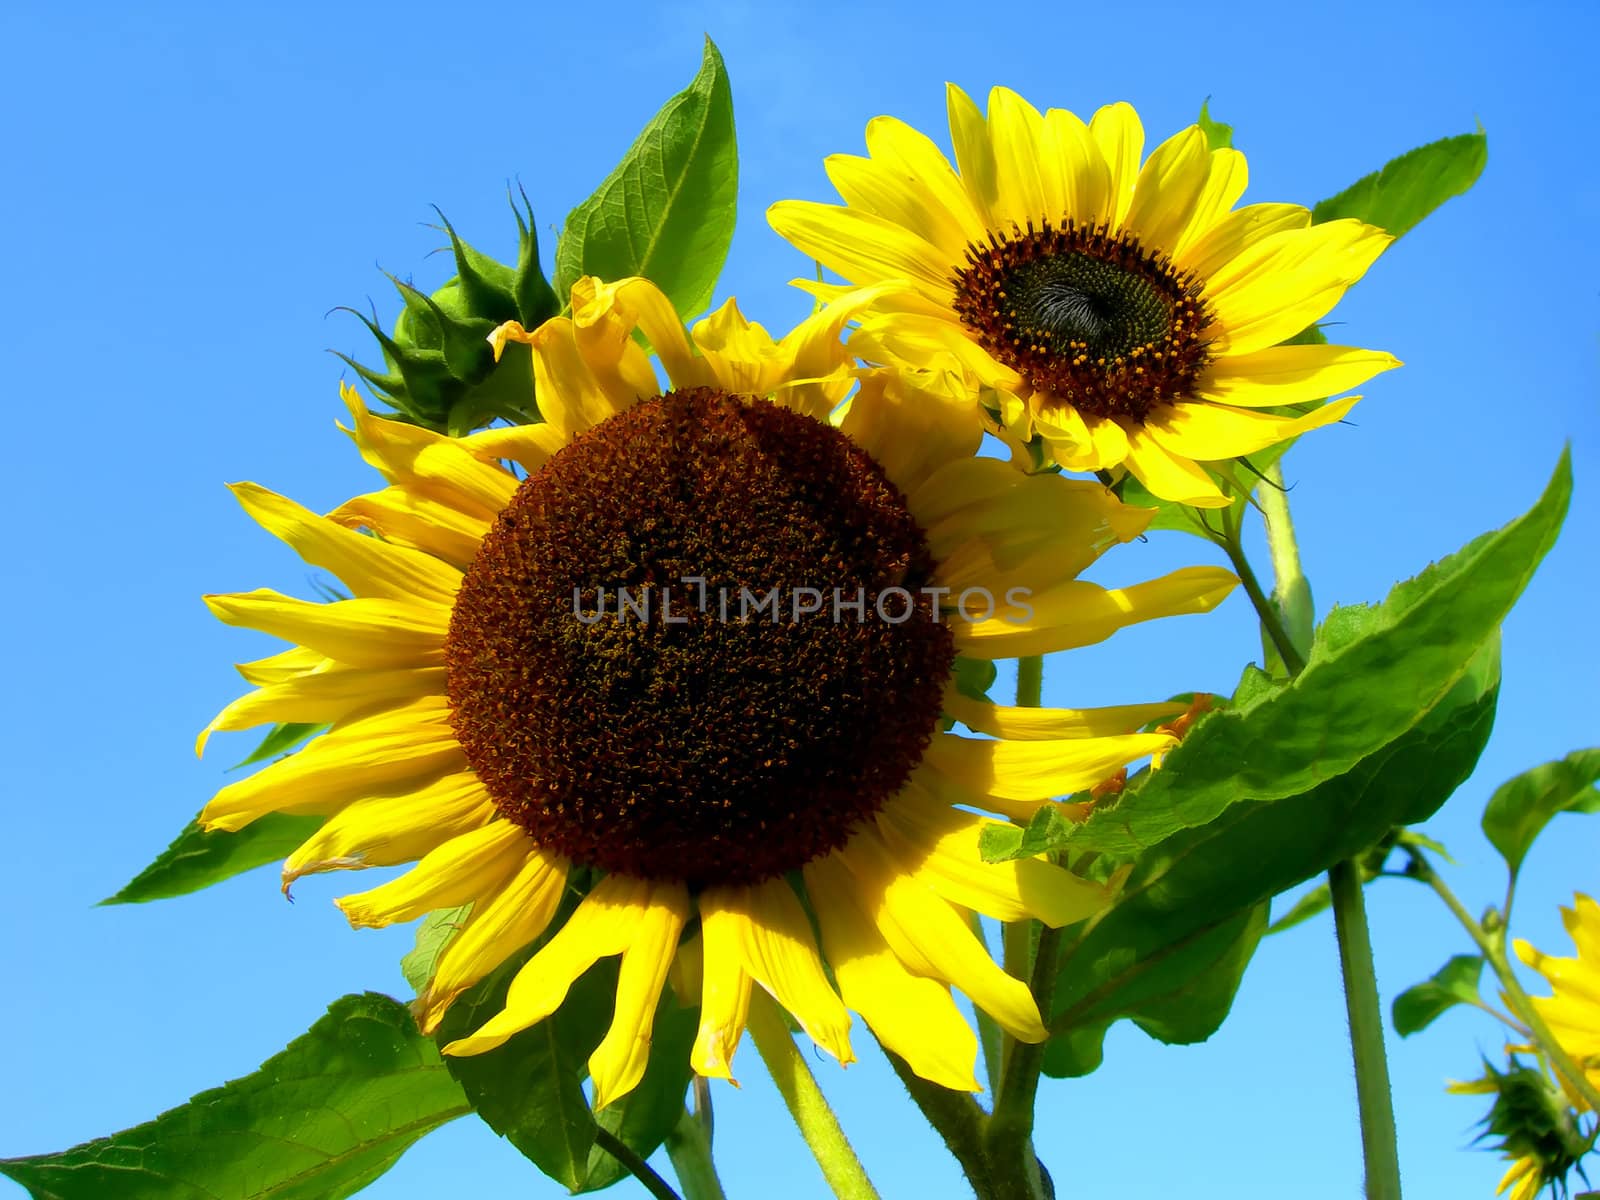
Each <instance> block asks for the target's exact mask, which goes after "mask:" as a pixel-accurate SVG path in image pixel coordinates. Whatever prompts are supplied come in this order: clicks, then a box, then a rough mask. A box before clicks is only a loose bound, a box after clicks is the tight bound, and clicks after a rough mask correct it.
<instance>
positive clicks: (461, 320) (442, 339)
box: [389, 275, 499, 383]
mask: <svg viewBox="0 0 1600 1200" xmlns="http://www.w3.org/2000/svg"><path fill="white" fill-rule="evenodd" d="M389 282H390V283H392V284H394V286H395V290H396V291H397V292H399V293H400V296H401V299H403V300H404V301H405V305H406V312H405V315H406V316H407V317H409V318H410V320H411V321H412V322H414V323H417V324H418V325H420V324H421V323H420V322H419V321H418V318H417V316H416V314H417V313H418V312H420V313H424V314H426V316H427V318H428V325H429V326H430V327H431V330H432V331H433V332H434V333H435V334H437V338H438V345H437V346H434V347H430V348H429V349H430V351H432V350H437V351H438V353H439V354H440V355H442V356H443V358H444V365H445V369H446V370H447V371H449V372H450V375H451V376H452V378H454V379H457V380H464V381H467V382H470V383H477V382H480V381H481V380H482V379H483V378H484V376H486V375H488V374H489V372H490V371H492V370H493V369H494V350H493V349H492V348H491V347H490V345H489V334H490V333H491V332H493V330H494V329H495V327H496V326H497V325H498V324H499V322H497V321H490V320H485V319H483V318H481V317H457V316H453V315H451V314H450V313H449V312H446V311H445V309H444V307H443V306H442V305H440V304H439V302H438V301H437V300H435V299H434V298H433V297H432V296H429V295H427V294H426V293H424V292H421V291H418V290H417V289H416V288H415V287H413V286H412V285H411V284H409V283H407V282H405V280H403V279H397V278H395V277H394V276H393V275H391V276H389ZM439 290H440V291H441V292H443V291H444V290H445V289H444V288H441V289H439Z"/></svg>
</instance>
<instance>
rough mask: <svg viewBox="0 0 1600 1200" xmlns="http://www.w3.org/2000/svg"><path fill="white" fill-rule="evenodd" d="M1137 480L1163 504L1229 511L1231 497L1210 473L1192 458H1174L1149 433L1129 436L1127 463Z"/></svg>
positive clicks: (1142, 432) (1134, 432)
mask: <svg viewBox="0 0 1600 1200" xmlns="http://www.w3.org/2000/svg"><path fill="white" fill-rule="evenodd" d="M1123 461H1124V462H1126V463H1127V466H1128V470H1129V471H1131V472H1133V476H1134V478H1136V479H1137V480H1138V481H1139V482H1140V483H1142V484H1144V486H1145V487H1147V488H1149V489H1150V491H1151V492H1152V493H1153V494H1155V495H1157V496H1160V497H1161V498H1162V499H1163V500H1173V501H1176V502H1177V503H1179V504H1192V505H1194V507H1196V508H1226V507H1227V506H1228V503H1229V501H1228V496H1227V493H1226V492H1224V491H1223V490H1222V489H1221V488H1219V487H1218V486H1217V483H1216V481H1215V480H1214V479H1212V478H1211V476H1210V475H1209V474H1208V473H1207V472H1206V470H1205V468H1204V467H1201V466H1198V465H1197V464H1195V463H1194V462H1192V461H1191V460H1190V459H1189V458H1187V457H1185V456H1184V455H1181V454H1173V453H1172V452H1171V451H1169V450H1168V449H1167V448H1166V447H1165V446H1164V445H1162V443H1160V442H1158V441H1156V439H1155V438H1153V437H1151V436H1150V435H1149V433H1147V432H1146V431H1145V430H1142V429H1138V430H1133V431H1132V432H1130V433H1129V434H1128V457H1127V458H1126V459H1124V460H1123Z"/></svg>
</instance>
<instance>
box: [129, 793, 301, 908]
mask: <svg viewBox="0 0 1600 1200" xmlns="http://www.w3.org/2000/svg"><path fill="white" fill-rule="evenodd" d="M325 819H326V818H324V817H306V816H289V815H288V814H286V813H268V814H267V815H266V816H264V817H261V818H260V819H258V820H255V821H252V822H251V823H250V824H248V825H246V826H245V827H244V828H243V829H240V830H238V831H236V832H233V833H228V832H226V831H224V830H221V829H214V830H212V831H211V832H209V833H208V832H206V831H205V830H203V829H201V828H200V822H199V820H198V819H196V820H193V821H190V822H189V824H187V825H186V826H184V828H183V832H182V833H180V834H178V836H177V837H176V838H175V839H174V840H173V842H172V845H170V846H168V847H167V848H166V849H165V850H163V851H162V852H161V854H160V856H159V857H158V858H157V859H156V860H155V861H154V862H153V863H151V864H150V865H149V866H148V867H146V868H145V869H144V870H143V871H140V872H139V874H138V875H137V876H135V877H134V878H133V880H132V881H131V882H130V883H128V884H127V885H126V886H125V887H124V888H123V889H122V890H121V891H120V892H118V893H117V894H116V895H115V896H112V897H110V898H109V899H106V900H102V901H101V902H100V903H101V904H142V903H144V902H145V901H146V900H167V899H170V898H171V897H173V896H184V895H187V894H188V893H190V892H198V891H199V890H200V889H201V888H208V887H210V886H211V885H212V884H214V883H221V882H222V881H223V880H224V879H232V878H233V877H234V876H235V875H239V874H242V873H243V872H245V871H250V870H253V869H255V868H256V867H260V866H265V865H266V864H267V863H270V862H279V861H281V860H283V859H285V858H287V857H288V856H289V854H290V853H291V852H292V851H293V850H294V849H295V848H296V847H297V846H299V845H300V843H301V842H303V841H305V840H306V839H307V838H309V837H310V836H311V835H312V834H313V833H315V832H316V831H317V830H318V829H319V828H320V827H321V825H322V822H323V821H324V820H325Z"/></svg>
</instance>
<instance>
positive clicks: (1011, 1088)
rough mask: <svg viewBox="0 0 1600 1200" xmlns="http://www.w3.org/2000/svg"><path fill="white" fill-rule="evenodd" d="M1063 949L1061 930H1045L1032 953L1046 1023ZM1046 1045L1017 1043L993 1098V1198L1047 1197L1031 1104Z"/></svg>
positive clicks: (1034, 985) (1037, 999)
mask: <svg viewBox="0 0 1600 1200" xmlns="http://www.w3.org/2000/svg"><path fill="white" fill-rule="evenodd" d="M1060 948H1061V931H1060V930H1059V929H1045V930H1044V931H1043V932H1041V933H1040V934H1039V947H1038V951H1037V953H1036V954H1035V955H1034V962H1033V972H1032V977H1031V979H1030V987H1031V989H1032V991H1033V999H1034V1003H1036V1004H1037V1005H1038V1006H1039V1014H1040V1016H1041V1017H1042V1018H1044V1019H1046V1020H1048V1018H1049V1016H1050V1002H1051V999H1052V997H1053V995H1054V992H1055V982H1056V961H1057V958H1058V952H1059V951H1060ZM1044 1051H1045V1043H1044V1042H1042V1041H1041V1042H1016V1043H1015V1044H1014V1045H1013V1048H1012V1051H1011V1054H1010V1056H1009V1057H1008V1058H1007V1060H1006V1070H1005V1078H1004V1079H1003V1080H1002V1082H1001V1084H1000V1091H999V1093H998V1094H997V1095H996V1096H995V1101H994V1112H993V1113H992V1114H991V1115H990V1117H989V1128H988V1130H987V1133H986V1136H985V1139H984V1142H985V1146H986V1147H987V1150H988V1159H989V1162H990V1163H992V1164H994V1165H995V1166H996V1167H997V1168H998V1170H997V1171H996V1173H995V1183H996V1185H997V1187H996V1191H995V1195H996V1196H999V1197H1008V1198H1009V1197H1015V1198H1016V1200H1038V1198H1039V1197H1042V1196H1044V1195H1046V1190H1045V1185H1044V1180H1043V1177H1042V1176H1041V1174H1040V1171H1039V1156H1038V1155H1037V1154H1036V1153H1034V1149H1033V1106H1034V1101H1035V1099H1036V1098H1037V1097H1038V1093H1039V1073H1040V1071H1041V1070H1042V1069H1043V1067H1044Z"/></svg>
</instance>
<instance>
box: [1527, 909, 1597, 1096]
mask: <svg viewBox="0 0 1600 1200" xmlns="http://www.w3.org/2000/svg"><path fill="white" fill-rule="evenodd" d="M1561 923H1562V924H1563V925H1565V926H1566V929H1567V933H1568V935H1569V936H1571V938H1572V941H1573V944H1574V945H1575V946H1576V947H1577V950H1578V957H1577V958H1552V957H1550V956H1549V955H1547V954H1543V953H1541V952H1540V951H1539V950H1537V949H1535V948H1534V947H1533V946H1532V945H1530V944H1529V943H1527V942H1525V941H1523V940H1522V939H1521V938H1518V939H1517V940H1516V941H1515V942H1514V943H1513V947H1514V948H1515V950H1516V952H1517V957H1518V958H1520V959H1521V960H1522V961H1523V962H1525V963H1527V964H1528V966H1530V967H1532V968H1533V969H1534V970H1535V971H1537V972H1539V974H1541V975H1543V976H1544V977H1545V979H1546V980H1548V981H1549V983H1550V989H1551V991H1552V992H1554V995H1551V996H1535V997H1533V1006H1534V1008H1535V1009H1536V1010H1537V1011H1538V1013H1539V1016H1540V1017H1541V1018H1542V1019H1543V1020H1544V1022H1545V1024H1547V1025H1548V1026H1550V1032H1551V1033H1553V1034H1554V1035H1555V1038H1556V1041H1558V1042H1560V1043H1561V1048H1562V1049H1563V1050H1565V1051H1566V1052H1567V1055H1568V1057H1570V1058H1571V1059H1572V1061H1573V1062H1575V1063H1577V1064H1578V1066H1579V1067H1581V1068H1582V1069H1583V1072H1584V1074H1585V1075H1586V1076H1587V1077H1588V1079H1589V1082H1590V1083H1592V1084H1594V1085H1595V1086H1596V1087H1600V904H1596V903H1595V902H1594V900H1593V899H1592V898H1590V897H1588V896H1585V895H1584V894H1583V893H1581V892H1579V893H1577V895H1576V897H1575V899H1574V901H1573V906H1572V907H1571V908H1563V909H1562V910H1561ZM1557 1078H1558V1079H1561V1084H1562V1086H1563V1088H1565V1089H1566V1092H1567V1098H1568V1099H1569V1100H1571V1102H1572V1104H1573V1106H1574V1107H1575V1108H1577V1109H1579V1110H1580V1111H1582V1110H1584V1109H1587V1108H1588V1107H1589V1105H1588V1103H1587V1102H1586V1101H1585V1100H1584V1098H1583V1096H1582V1095H1581V1094H1579V1093H1578V1092H1577V1091H1576V1090H1575V1089H1574V1088H1572V1087H1570V1086H1569V1085H1568V1084H1567V1082H1566V1080H1565V1079H1564V1078H1561V1076H1560V1073H1559V1072H1557Z"/></svg>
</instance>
